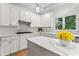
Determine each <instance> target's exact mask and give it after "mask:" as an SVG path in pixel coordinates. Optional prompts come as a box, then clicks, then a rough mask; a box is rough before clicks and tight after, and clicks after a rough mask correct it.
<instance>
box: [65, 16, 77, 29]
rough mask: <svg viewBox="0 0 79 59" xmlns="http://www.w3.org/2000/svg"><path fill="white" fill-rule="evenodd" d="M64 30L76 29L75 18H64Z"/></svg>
mask: <svg viewBox="0 0 79 59" xmlns="http://www.w3.org/2000/svg"><path fill="white" fill-rule="evenodd" d="M65 29H76V16H75V15H72V16H67V17H65Z"/></svg>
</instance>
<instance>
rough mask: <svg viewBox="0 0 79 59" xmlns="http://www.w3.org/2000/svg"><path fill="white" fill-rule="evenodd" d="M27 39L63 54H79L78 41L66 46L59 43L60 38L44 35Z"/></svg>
mask: <svg viewBox="0 0 79 59" xmlns="http://www.w3.org/2000/svg"><path fill="white" fill-rule="evenodd" d="M27 40H29V41H31V42H33V43H35V44H37V45H39V46H41V47H43V48H45V49H48V50H50V51H51V52H55V53H57V54H59V55H61V56H79V44H77V43H73V46H69V47H65V46H61V45H58V43H59V40H57V39H55V38H49V37H44V36H37V37H30V38H27Z"/></svg>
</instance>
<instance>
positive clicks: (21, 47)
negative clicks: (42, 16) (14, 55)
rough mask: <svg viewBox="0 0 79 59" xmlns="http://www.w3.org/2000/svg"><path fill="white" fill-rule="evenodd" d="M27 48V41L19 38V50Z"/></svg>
mask: <svg viewBox="0 0 79 59" xmlns="http://www.w3.org/2000/svg"><path fill="white" fill-rule="evenodd" d="M24 48H27V40H26V38H25V37H23V36H21V39H20V49H24Z"/></svg>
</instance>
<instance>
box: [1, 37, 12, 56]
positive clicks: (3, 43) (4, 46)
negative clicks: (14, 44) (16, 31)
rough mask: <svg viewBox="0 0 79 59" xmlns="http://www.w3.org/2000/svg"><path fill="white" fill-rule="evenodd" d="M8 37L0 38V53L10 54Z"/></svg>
mask: <svg viewBox="0 0 79 59" xmlns="http://www.w3.org/2000/svg"><path fill="white" fill-rule="evenodd" d="M10 43H11V42H10V37H9V38H2V39H1V55H2V56H4V55H8V54H10Z"/></svg>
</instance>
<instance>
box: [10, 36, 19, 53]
mask: <svg viewBox="0 0 79 59" xmlns="http://www.w3.org/2000/svg"><path fill="white" fill-rule="evenodd" d="M18 50H19V37H18V36H14V37H11V53H13V52H16V51H18Z"/></svg>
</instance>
